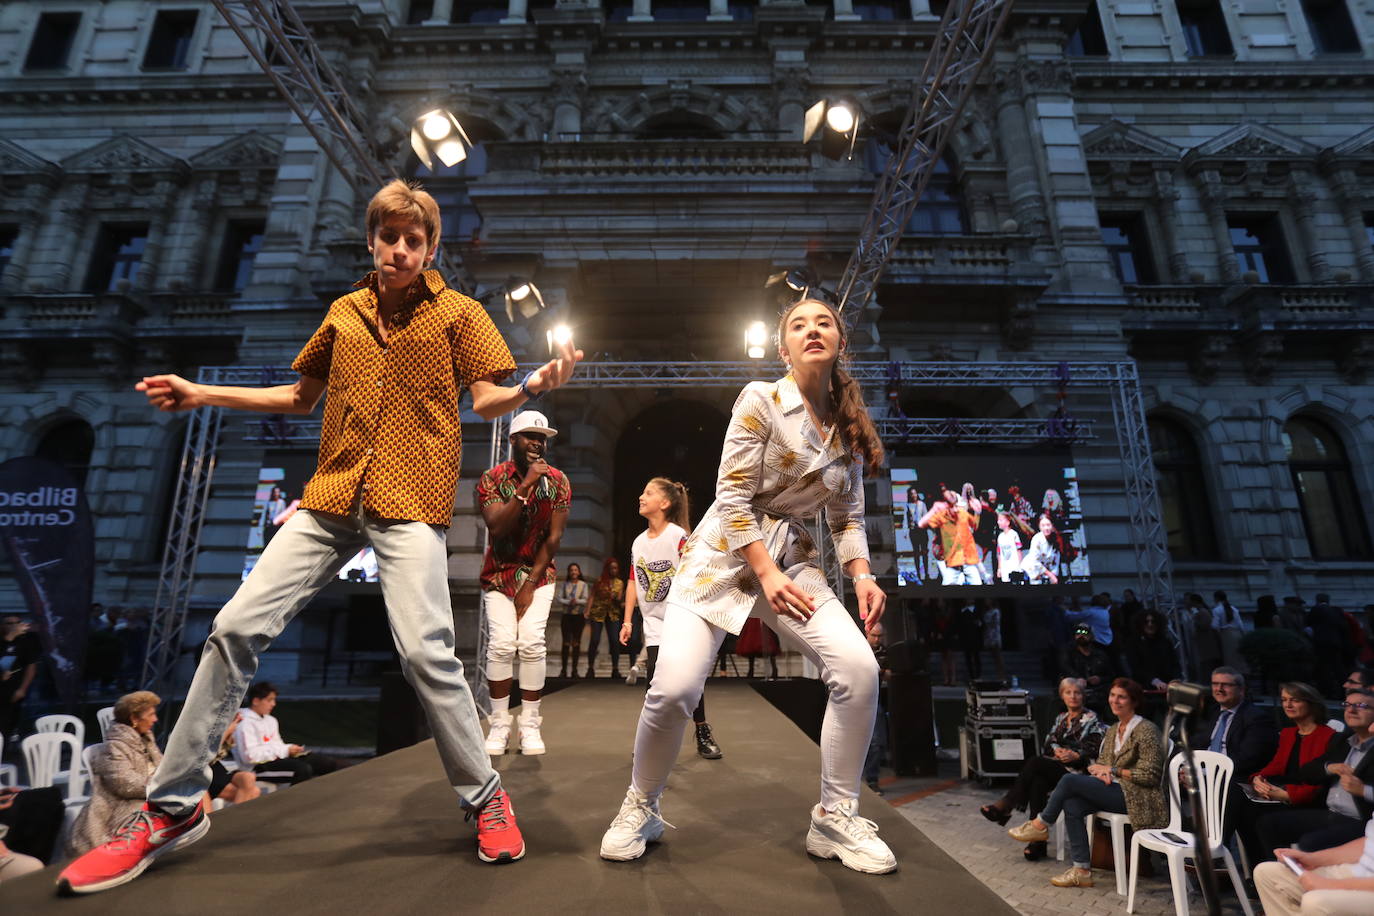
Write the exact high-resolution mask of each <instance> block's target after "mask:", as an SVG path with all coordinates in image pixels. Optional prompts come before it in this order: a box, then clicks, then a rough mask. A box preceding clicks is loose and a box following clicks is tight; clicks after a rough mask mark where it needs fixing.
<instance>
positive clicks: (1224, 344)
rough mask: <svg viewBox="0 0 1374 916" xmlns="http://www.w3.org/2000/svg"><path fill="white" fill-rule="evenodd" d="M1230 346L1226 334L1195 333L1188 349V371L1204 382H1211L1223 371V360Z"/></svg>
mask: <svg viewBox="0 0 1374 916" xmlns="http://www.w3.org/2000/svg"><path fill="white" fill-rule="evenodd" d="M1229 348H1230V338H1229V337H1228V336H1227V335H1225V334H1195V335H1193V338H1192V343H1191V346H1190V347H1189V351H1188V371H1190V372H1191V373H1192V375H1193V378H1195V379H1197V380H1198V381H1199V382H1201V383H1202V384H1204V385H1206V384H1210V383H1211V382H1212V381H1213V380H1214V379H1216V377H1217V373H1218V372H1220V371H1221V362H1222V360H1223V359H1224V358H1225V357H1226V351H1227V350H1228V349H1229Z"/></svg>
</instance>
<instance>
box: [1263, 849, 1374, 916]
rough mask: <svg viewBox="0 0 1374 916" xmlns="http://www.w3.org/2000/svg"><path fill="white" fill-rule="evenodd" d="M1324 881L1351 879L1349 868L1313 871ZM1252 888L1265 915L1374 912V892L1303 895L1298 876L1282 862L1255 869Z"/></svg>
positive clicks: (1325, 915)
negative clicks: (1257, 894)
mask: <svg viewBox="0 0 1374 916" xmlns="http://www.w3.org/2000/svg"><path fill="white" fill-rule="evenodd" d="M1316 872H1317V874H1319V875H1321V876H1323V877H1325V878H1353V877H1355V875H1354V869H1352V868H1351V867H1350V866H1349V865H1326V866H1323V867H1322V868H1318V869H1317V870H1316ZM1254 877H1255V889H1256V890H1257V891H1259V898H1260V903H1261V904H1263V905H1264V916H1368V914H1369V913H1374V891H1345V890H1339V891H1338V890H1319V891H1307V892H1304V891H1303V889H1302V885H1301V884H1299V883H1298V877H1297V875H1295V874H1293V872H1292V871H1290V870H1289V868H1288V866H1287V865H1284V864H1283V863H1282V862H1261V863H1260V864H1259V865H1257V866H1255V875H1254Z"/></svg>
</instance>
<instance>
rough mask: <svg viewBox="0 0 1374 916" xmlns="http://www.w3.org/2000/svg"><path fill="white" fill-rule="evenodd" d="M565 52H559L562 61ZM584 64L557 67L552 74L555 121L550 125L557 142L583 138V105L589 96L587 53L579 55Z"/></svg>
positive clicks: (553, 138)
mask: <svg viewBox="0 0 1374 916" xmlns="http://www.w3.org/2000/svg"><path fill="white" fill-rule="evenodd" d="M563 56H564V55H563V54H562V53H561V52H560V53H558V58H559V60H560V61H561V60H562V58H563ZM579 59H580V61H581V63H582V64H583V66H577V65H574V66H566V67H557V66H556V67H555V68H554V69H553V70H552V71H551V72H550V74H549V75H550V76H551V77H552V79H553V93H552V94H553V123H552V125H550V134H551V136H550V139H551V140H553V142H555V143H567V142H569V141H573V140H578V139H581V134H582V106H583V104H584V103H585V101H586V96H587V73H586V68H585V66H584V65H585V62H586V58H585V54H583V55H579Z"/></svg>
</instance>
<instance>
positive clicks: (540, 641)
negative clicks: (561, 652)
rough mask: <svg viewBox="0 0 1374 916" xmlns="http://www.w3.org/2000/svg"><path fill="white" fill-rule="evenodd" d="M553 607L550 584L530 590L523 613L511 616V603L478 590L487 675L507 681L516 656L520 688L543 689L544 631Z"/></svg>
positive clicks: (545, 673) (512, 671) (544, 674)
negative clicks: (531, 597) (484, 623)
mask: <svg viewBox="0 0 1374 916" xmlns="http://www.w3.org/2000/svg"><path fill="white" fill-rule="evenodd" d="M552 606H553V585H552V583H551V584H549V585H541V586H539V588H536V589H535V590H534V600H533V601H531V602H530V606H529V608H527V609H526V611H525V615H524V616H523V617H521V618H520V619H519V620H518V621H517V620H516V619H515V602H514V601H513V600H511V599H510V598H508V597H506V596H505V595H503V594H501V593H500V592H498V591H485V592H483V593H482V610H483V611H484V612H485V613H486V615H487V677H488V678H489V679H491V680H493V681H508V680H510V679H511V678H512V677H513V676H514V675H515V659H516V657H517V656H518V657H519V658H520V689H521V690H543V689H544V678H545V676H546V675H547V671H546V668H545V664H544V656H545V654H546V651H547V650H546V649H545V647H544V630H545V628H546V627H547V626H548V623H549V608H550V607H552Z"/></svg>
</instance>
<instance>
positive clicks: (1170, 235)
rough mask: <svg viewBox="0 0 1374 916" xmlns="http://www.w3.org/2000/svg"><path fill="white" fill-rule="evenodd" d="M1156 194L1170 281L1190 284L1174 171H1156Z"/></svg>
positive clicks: (1157, 212) (1165, 168)
mask: <svg viewBox="0 0 1374 916" xmlns="http://www.w3.org/2000/svg"><path fill="white" fill-rule="evenodd" d="M1155 193H1156V196H1157V203H1156V210H1155V212H1156V214H1157V215H1158V217H1159V228H1160V232H1161V233H1162V234H1163V235H1164V247H1165V250H1166V251H1167V254H1168V259H1169V279H1170V280H1172V281H1173V282H1174V283H1187V282H1189V277H1188V275H1189V274H1190V273H1191V271H1190V270H1189V269H1188V248H1187V246H1186V245H1184V244H1183V242H1182V234H1181V233H1180V232H1179V230H1178V198H1179V191H1178V188H1176V187H1174V172H1173V169H1172V168H1170V167H1167V166H1160V167H1158V168H1156V169H1155Z"/></svg>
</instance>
